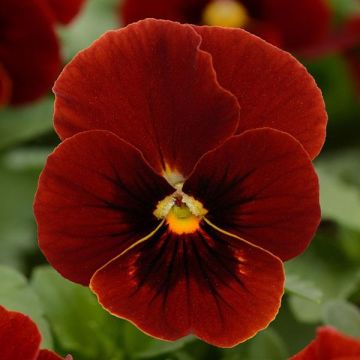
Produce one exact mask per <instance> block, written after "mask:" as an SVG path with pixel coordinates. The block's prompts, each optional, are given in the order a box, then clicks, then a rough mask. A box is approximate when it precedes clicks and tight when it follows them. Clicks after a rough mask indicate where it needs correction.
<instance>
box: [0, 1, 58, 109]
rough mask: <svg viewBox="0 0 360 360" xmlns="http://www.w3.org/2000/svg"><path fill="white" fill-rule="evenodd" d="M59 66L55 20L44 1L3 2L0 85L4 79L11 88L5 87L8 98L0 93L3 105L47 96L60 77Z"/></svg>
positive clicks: (0, 24) (0, 15) (0, 17)
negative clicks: (44, 5) (43, 4)
mask: <svg viewBox="0 0 360 360" xmlns="http://www.w3.org/2000/svg"><path fill="white" fill-rule="evenodd" d="M60 64H61V59H60V53H59V45H58V41H57V38H56V34H55V31H54V28H53V21H52V17H51V14H50V13H49V12H48V11H47V9H46V8H45V7H43V6H42V4H41V0H2V2H1V12H0V67H1V69H2V70H1V71H0V83H2V82H3V81H2V79H4V77H5V78H6V79H7V83H8V84H11V85H7V87H6V88H5V89H6V90H5V91H6V92H7V93H6V96H1V92H2V93H3V91H4V90H2V91H1V92H0V103H2V104H4V103H6V102H7V101H10V102H11V103H12V104H21V103H24V102H28V101H31V100H35V99H37V98H38V97H40V96H42V95H44V94H45V93H46V92H47V91H49V89H50V88H51V86H52V84H53V82H54V81H55V79H56V77H57V76H58V74H59V69H60ZM1 74H2V75H1ZM10 86H11V87H10ZM1 88H2V89H3V85H1ZM10 89H12V92H11V95H10V93H9V90H10Z"/></svg>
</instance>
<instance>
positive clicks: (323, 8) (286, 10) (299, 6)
mask: <svg viewBox="0 0 360 360" xmlns="http://www.w3.org/2000/svg"><path fill="white" fill-rule="evenodd" d="M259 7H260V12H261V15H260V16H261V18H262V19H264V20H265V21H268V22H269V23H271V24H273V25H274V26H276V27H277V28H278V29H279V30H280V31H281V33H282V36H283V44H284V47H285V48H286V49H289V50H292V51H297V50H302V49H304V48H306V47H308V46H311V45H314V44H317V43H319V42H321V41H322V40H324V39H325V38H326V37H327V36H328V35H329V33H330V28H331V8H330V5H329V4H328V2H327V1H326V0H301V1H289V0H261V5H259Z"/></svg>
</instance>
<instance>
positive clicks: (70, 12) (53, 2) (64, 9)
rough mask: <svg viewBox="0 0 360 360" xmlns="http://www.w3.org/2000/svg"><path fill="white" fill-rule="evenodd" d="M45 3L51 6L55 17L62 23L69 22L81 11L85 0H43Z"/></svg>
mask: <svg viewBox="0 0 360 360" xmlns="http://www.w3.org/2000/svg"><path fill="white" fill-rule="evenodd" d="M42 1H43V2H44V4H45V5H47V6H49V7H50V9H51V11H52V13H53V15H54V17H55V19H56V20H57V21H58V22H60V23H62V24H68V23H69V22H70V21H71V20H73V19H74V17H75V16H76V15H77V14H78V13H79V11H80V9H81V7H82V6H83V5H84V2H85V0H42Z"/></svg>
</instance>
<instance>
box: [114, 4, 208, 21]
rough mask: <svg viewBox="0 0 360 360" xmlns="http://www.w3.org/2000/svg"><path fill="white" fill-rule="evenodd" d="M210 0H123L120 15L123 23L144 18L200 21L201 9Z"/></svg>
mask: <svg viewBox="0 0 360 360" xmlns="http://www.w3.org/2000/svg"><path fill="white" fill-rule="evenodd" d="M209 1H210V0H152V1H149V0H124V1H123V2H122V4H121V6H120V16H121V17H122V19H123V22H124V24H125V25H128V24H130V23H132V22H135V21H138V20H142V19H146V18H155V19H165V20H172V21H178V22H182V23H191V24H197V23H200V22H201V16H202V10H203V9H204V7H205V6H206V4H207V3H208V2H209Z"/></svg>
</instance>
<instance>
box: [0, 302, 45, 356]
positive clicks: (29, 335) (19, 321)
mask: <svg viewBox="0 0 360 360" xmlns="http://www.w3.org/2000/svg"><path fill="white" fill-rule="evenodd" d="M40 341H41V336H40V333H39V330H38V329H37V327H36V325H35V323H34V322H33V321H32V320H31V319H30V318H29V317H27V316H25V315H23V314H21V313H18V312H15V311H7V310H6V309H5V308H3V307H2V306H0V358H1V360H25V359H26V360H35V359H36V358H37V354H38V352H39V346H40Z"/></svg>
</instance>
